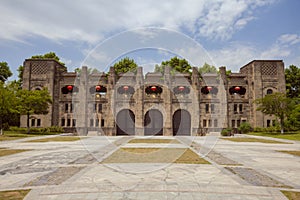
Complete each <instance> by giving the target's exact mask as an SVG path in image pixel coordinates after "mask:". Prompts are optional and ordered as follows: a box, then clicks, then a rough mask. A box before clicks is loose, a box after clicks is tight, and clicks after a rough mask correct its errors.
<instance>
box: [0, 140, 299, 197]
mask: <svg viewBox="0 0 300 200" xmlns="http://www.w3.org/2000/svg"><path fill="white" fill-rule="evenodd" d="M47 137H48V136H47ZM238 137H245V136H244V135H242V136H238ZM251 137H252V136H251ZM37 138H41V137H37ZM132 138H133V137H106V136H98V137H83V138H82V140H79V141H75V142H46V143H28V142H26V139H21V140H17V141H5V142H1V143H0V148H3V147H6V148H12V149H13V148H17V149H31V151H28V152H23V153H19V154H14V155H10V156H3V157H0V190H1V191H5V190H13V189H31V191H30V192H29V194H28V195H27V196H26V197H25V199H43V200H44V199H45V200H46V199H62V200H65V199H72V200H73V199H286V198H285V196H284V195H283V194H282V193H281V192H280V190H281V189H282V188H279V187H277V185H271V186H270V185H269V186H268V187H266V185H257V184H255V183H252V182H247V181H245V180H243V178H241V177H240V176H239V175H238V174H236V173H232V172H231V171H230V170H228V169H226V167H231V168H235V167H240V168H243V169H250V172H249V173H248V175H249V176H250V177H251V172H253V171H251V170H254V173H259V174H262V175H263V176H266V177H268V178H271V179H272V180H275V181H278V182H280V183H282V184H285V185H288V186H291V187H293V189H292V190H293V191H300V181H299V180H300V165H299V163H300V158H299V157H296V156H292V155H289V154H284V153H281V152H277V150H299V149H300V143H299V142H294V141H292V144H263V143H242V144H241V143H237V142H231V141H225V140H221V139H218V138H216V137H215V136H205V137H175V139H177V140H179V141H180V142H181V143H180V144H175V145H177V147H184V148H187V147H188V148H191V149H192V150H193V151H195V152H197V153H199V155H202V154H201V149H202V151H203V152H209V153H208V154H207V155H202V156H206V157H205V159H207V160H209V161H210V162H212V165H203V164H200V165H196V164H161V163H151V164H149V163H148V164H147V163H138V164H137V163H126V164H124V163H114V164H109V165H107V164H105V165H104V164H101V163H100V162H101V161H102V160H103V159H104V158H105V157H107V156H108V155H110V154H111V153H113V152H114V151H116V150H117V149H118V148H120V147H141V146H142V147H145V146H149V147H153V146H155V147H165V145H166V144H162V145H160V144H129V143H128V141H129V140H131V139H132ZM137 138H145V137H137ZM149 138H156V137H149ZM157 138H159V137H157ZM164 138H166V139H170V138H172V139H174V137H165V136H164ZM261 138H263V139H266V138H265V137H261ZM32 139H36V138H30V140H32ZM216 139H217V140H216ZM28 140H29V139H28ZM272 140H273V138H272ZM169 145H171V144H168V145H167V146H169ZM172 145H173V144H172ZM191 145H194V147H190V146H191ZM195 147H196V148H195ZM197 148H199V149H197ZM204 148H211V149H204ZM207 150H208V151H207ZM236 164H240V166H234V165H236ZM68 169H69V170H68ZM30 183H34V184H30Z"/></svg>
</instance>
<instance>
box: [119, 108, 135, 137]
mask: <svg viewBox="0 0 300 200" xmlns="http://www.w3.org/2000/svg"><path fill="white" fill-rule="evenodd" d="M117 135H135V115H134V113H133V112H132V111H131V110H129V109H124V110H121V111H120V112H119V113H118V114H117Z"/></svg>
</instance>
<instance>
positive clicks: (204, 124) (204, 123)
mask: <svg viewBox="0 0 300 200" xmlns="http://www.w3.org/2000/svg"><path fill="white" fill-rule="evenodd" d="M206 125H207V124H206V119H204V120H203V127H206Z"/></svg>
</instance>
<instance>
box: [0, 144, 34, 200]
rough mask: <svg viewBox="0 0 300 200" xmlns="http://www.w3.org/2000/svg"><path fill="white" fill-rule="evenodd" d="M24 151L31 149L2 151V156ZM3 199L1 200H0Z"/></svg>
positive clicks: (0, 150) (0, 153) (0, 154)
mask: <svg viewBox="0 0 300 200" xmlns="http://www.w3.org/2000/svg"><path fill="white" fill-rule="evenodd" d="M24 151H30V150H29V149H3V148H1V149H0V156H7V155H11V154H15V153H21V152H24ZM0 199H1V198H0Z"/></svg>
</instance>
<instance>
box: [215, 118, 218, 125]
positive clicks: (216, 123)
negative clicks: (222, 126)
mask: <svg viewBox="0 0 300 200" xmlns="http://www.w3.org/2000/svg"><path fill="white" fill-rule="evenodd" d="M214 127H218V120H217V119H214Z"/></svg>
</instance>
